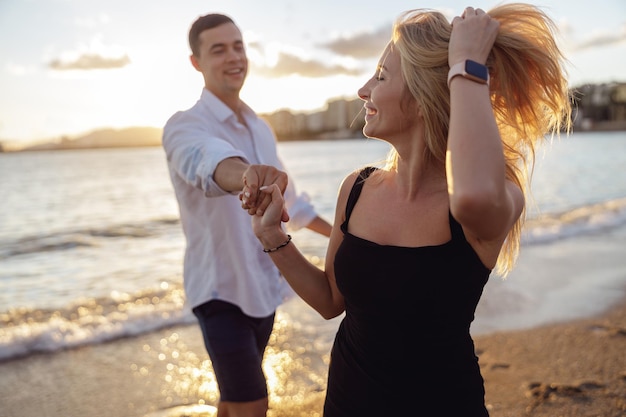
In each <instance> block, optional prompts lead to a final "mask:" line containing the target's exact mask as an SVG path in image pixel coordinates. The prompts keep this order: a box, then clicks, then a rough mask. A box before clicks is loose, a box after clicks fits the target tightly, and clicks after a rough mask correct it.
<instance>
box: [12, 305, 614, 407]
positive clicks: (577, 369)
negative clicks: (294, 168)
mask: <svg viewBox="0 0 626 417" xmlns="http://www.w3.org/2000/svg"><path fill="white" fill-rule="evenodd" d="M173 335H177V339H178V341H177V344H176V346H177V350H178V351H180V354H181V355H182V354H184V355H189V357H190V359H189V360H192V359H191V358H196V360H199V361H200V362H202V361H201V358H200V359H198V358H197V357H196V354H197V355H198V356H201V355H203V350H202V349H203V348H202V345H201V341H200V338H199V331H198V330H197V328H196V326H193V325H190V326H182V327H176V328H169V329H163V330H160V331H157V332H154V333H151V334H146V335H142V336H137V337H134V338H128V339H120V340H117V341H112V342H109V343H105V344H102V345H94V346H85V347H81V348H78V349H72V350H66V351H60V352H56V353H52V354H36V355H31V356H28V357H24V358H19V359H15V360H12V361H5V362H0V387H2V388H0V397H2V399H3V400H2V402H3V406H2V408H3V414H2V415H3V416H4V417H18V416H19V417H40V416H42V415H45V416H55V417H56V416H58V417H72V416H85V415H88V416H90V417H100V416H102V417H111V416H115V417H123V416H128V417H140V416H141V417H144V416H149V417H157V416H159V417H183V416H187V417H209V416H214V412H213V410H214V408H213V407H212V406H211V405H209V404H202V400H201V399H200V398H198V397H197V396H194V395H193V393H192V392H189V390H188V392H187V393H186V394H184V395H183V394H181V393H180V392H178V391H176V389H173V388H170V389H169V391H168V389H166V388H164V387H165V385H164V383H163V381H164V380H167V375H166V374H167V373H166V372H165V374H164V371H163V369H160V368H162V366H161V365H162V364H160V363H159V360H158V359H157V358H158V356H159V352H158V351H157V349H155V348H157V347H158V346H159V345H163V344H164V341H167V340H170V341H171V339H172V337H173ZM474 340H475V345H476V352H477V354H478V356H479V358H480V365H481V370H482V372H483V377H484V379H485V389H486V403H487V405H488V408H489V412H490V417H524V416H532V417H554V416H562V417H581V416H603V417H617V416H624V415H626V355H625V354H624V352H626V299H623V300H621V302H620V303H619V304H617V305H615V306H613V307H612V308H610V309H609V310H608V311H606V312H604V313H602V314H599V315H596V316H593V317H588V318H582V319H576V320H573V321H566V322H560V323H556V324H549V325H543V326H539V327H535V328H532V329H525V330H510V331H497V332H494V333H490V334H484V335H479V336H474ZM180 341H185V343H190V342H191V344H190V345H189V346H187V345H184V344H181V343H180ZM176 394H178V395H179V396H180V398H177V396H176ZM323 397H324V391H323V389H322V388H321V389H319V390H317V391H314V392H309V393H307V394H306V395H305V396H304V397H303V398H304V399H303V398H299V399H296V400H294V401H293V402H292V403H291V404H271V407H272V408H271V411H270V414H269V415H268V417H293V416H296V415H298V416H314V415H316V414H315V413H321V407H322V402H323ZM450 397H451V399H453V398H454V393H450ZM207 401H210V399H207ZM270 403H272V401H271V400H270ZM44 410H45V412H44ZM42 413H43V414H42Z"/></svg>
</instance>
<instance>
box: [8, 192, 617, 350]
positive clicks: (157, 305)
mask: <svg viewBox="0 0 626 417" xmlns="http://www.w3.org/2000/svg"><path fill="white" fill-rule="evenodd" d="M624 224H626V198H620V199H615V200H611V201H606V202H602V203H597V204H591V205H587V206H584V207H578V208H575V209H572V210H568V211H565V212H560V213H550V214H542V215H538V216H535V217H533V218H531V219H529V220H528V221H527V222H526V225H525V229H524V230H525V231H524V234H523V238H522V244H523V245H543V244H550V243H555V242H558V241H560V240H563V239H567V238H571V237H576V236H581V235H585V234H590V233H601V232H607V231H610V230H612V229H613V228H616V227H620V226H622V225H624ZM179 229H180V225H179V224H178V220H177V219H158V220H153V221H150V222H147V223H145V224H141V225H121V226H119V225H118V226H111V227H104V228H101V229H84V230H78V231H72V232H67V233H58V234H55V235H49V236H44V237H30V238H25V239H22V240H20V241H19V242H17V244H16V242H13V244H4V243H0V259H2V258H3V257H8V256H16V255H19V254H28V253H34V252H46V251H59V250H71V249H73V248H77V247H80V246H91V245H93V246H97V245H98V242H97V241H96V242H93V241H91V240H90V239H99V238H105V239H106V238H109V237H120V236H122V237H127V238H131V239H132V238H138V239H141V238H145V237H149V236H152V237H153V238H156V239H160V238H161V237H162V236H168V235H170V233H171V232H172V231H173V230H176V232H177V233H180V230H179ZM180 238H181V239H182V237H180ZM305 246H306V245H303V247H305ZM307 256H308V255H307ZM310 258H315V257H310ZM315 262H317V263H319V264H320V265H322V264H323V261H321V260H319V259H317V261H315ZM184 299H185V297H184V290H183V288H182V283H172V282H162V283H160V284H159V285H158V286H157V287H156V288H148V289H142V290H141V291H137V292H119V291H113V292H111V293H110V294H109V295H108V296H105V297H99V298H86V299H80V300H76V301H75V302H74V303H72V304H71V305H69V306H67V307H65V308H60V309H37V308H14V309H11V310H8V311H6V312H0V361H1V360H10V359H12V358H16V357H20V356H26V355H29V354H33V353H38V352H55V351H58V350H63V349H70V348H75V347H79V346H83V345H88V344H98V343H103V342H107V341H111V340H115V339H119V338H124V337H132V336H136V335H140V334H143V333H148V332H152V331H155V330H158V329H161V328H165V327H170V326H175V325H187V324H193V323H195V318H194V317H193V314H192V313H191V312H190V311H189V309H187V308H185V301H184Z"/></svg>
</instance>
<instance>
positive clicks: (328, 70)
mask: <svg viewBox="0 0 626 417" xmlns="http://www.w3.org/2000/svg"><path fill="white" fill-rule="evenodd" d="M254 71H255V73H258V74H260V75H264V76H268V77H283V76H288V75H294V74H298V75H301V76H303V77H308V78H323V77H328V76H334V75H359V74H361V73H362V71H361V70H358V69H352V68H348V67H345V66H343V65H326V64H324V63H321V62H319V61H312V60H305V59H302V58H300V57H298V56H296V55H293V54H289V53H286V52H279V54H278V60H277V62H276V65H274V66H273V67H268V66H258V65H257V66H255V69H254Z"/></svg>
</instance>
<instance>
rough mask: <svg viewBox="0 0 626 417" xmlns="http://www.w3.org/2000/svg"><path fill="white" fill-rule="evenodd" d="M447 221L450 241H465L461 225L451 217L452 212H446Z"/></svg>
mask: <svg viewBox="0 0 626 417" xmlns="http://www.w3.org/2000/svg"><path fill="white" fill-rule="evenodd" d="M448 221H449V223H450V234H451V235H452V240H458V239H461V240H466V239H465V233H463V227H462V226H461V223H459V222H457V221H456V219H455V218H454V217H453V216H452V212H451V211H450V210H448Z"/></svg>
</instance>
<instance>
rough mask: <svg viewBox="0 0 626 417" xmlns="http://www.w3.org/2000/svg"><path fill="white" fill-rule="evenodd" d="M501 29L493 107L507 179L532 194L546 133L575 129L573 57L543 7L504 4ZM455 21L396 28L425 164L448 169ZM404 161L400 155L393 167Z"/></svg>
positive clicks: (425, 14)
mask: <svg viewBox="0 0 626 417" xmlns="http://www.w3.org/2000/svg"><path fill="white" fill-rule="evenodd" d="M487 13H488V14H489V16H491V17H492V18H493V19H496V20H498V21H499V23H500V30H499V32H498V36H497V38H496V40H495V43H494V46H493V49H492V51H491V53H490V55H489V58H488V59H487V63H486V64H487V67H488V68H489V73H490V86H489V90H490V93H491V102H492V107H493V110H494V115H495V119H496V123H497V125H498V128H499V131H500V136H501V138H502V144H503V148H504V158H505V162H506V176H507V178H508V179H509V180H510V181H513V182H514V183H516V184H517V185H518V186H519V187H520V188H521V190H522V192H523V193H524V194H525V195H526V194H527V193H528V192H529V189H528V188H529V184H530V178H531V174H532V170H533V166H534V160H535V148H536V147H537V145H538V144H539V143H540V142H541V141H543V140H544V139H545V138H546V135H554V134H557V135H558V134H559V132H561V131H569V130H570V129H571V97H570V92H569V88H568V84H567V79H566V71H565V69H564V63H565V62H566V60H565V57H564V56H563V54H562V53H561V51H560V50H559V48H558V46H557V44H556V41H555V34H556V26H555V24H554V22H553V21H552V20H551V19H550V18H549V17H548V16H547V15H546V14H545V13H544V12H543V11H542V10H540V9H539V8H537V7H535V6H532V5H529V4H523V3H512V4H506V5H501V6H497V7H495V8H494V9H492V10H489V11H488V12H487ZM451 31H452V25H451V23H450V22H449V21H448V20H447V19H446V17H445V16H444V15H443V14H442V13H440V12H437V11H434V10H429V9H416V10H410V11H407V12H405V13H403V14H402V15H401V16H400V17H399V18H398V20H397V21H396V23H395V25H394V28H393V37H392V42H393V44H394V45H393V46H394V47H395V48H397V50H398V51H399V53H400V57H401V58H400V60H401V68H402V75H403V77H404V80H405V83H406V85H407V87H408V90H409V92H410V93H411V95H412V96H413V98H414V99H415V100H416V101H417V103H418V104H419V107H420V108H421V111H422V113H423V118H424V124H425V140H426V147H427V155H425V158H427V159H429V160H433V159H434V161H433V162H435V161H436V162H438V163H441V164H442V166H444V165H445V155H446V148H447V141H448V129H449V121H450V91H449V89H448V85H447V75H448V71H449V69H450V68H449V66H448V44H449V42H450V34H451ZM397 158H398V155H397V154H396V153H395V151H392V153H391V154H390V158H389V161H388V164H387V168H389V169H393V168H395V166H396V164H397ZM524 216H525V210H524V213H522V216H520V218H519V219H518V221H517V222H516V223H515V225H514V226H513V228H512V229H511V231H510V232H509V234H508V236H507V239H506V241H505V243H504V246H503V248H502V250H501V252H500V256H499V258H498V262H497V265H496V272H499V273H501V274H502V275H503V276H504V275H506V274H507V273H508V272H509V271H510V270H511V269H512V267H513V266H514V264H515V261H516V259H517V255H518V253H519V247H520V240H521V230H522V225H523V221H524Z"/></svg>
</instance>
